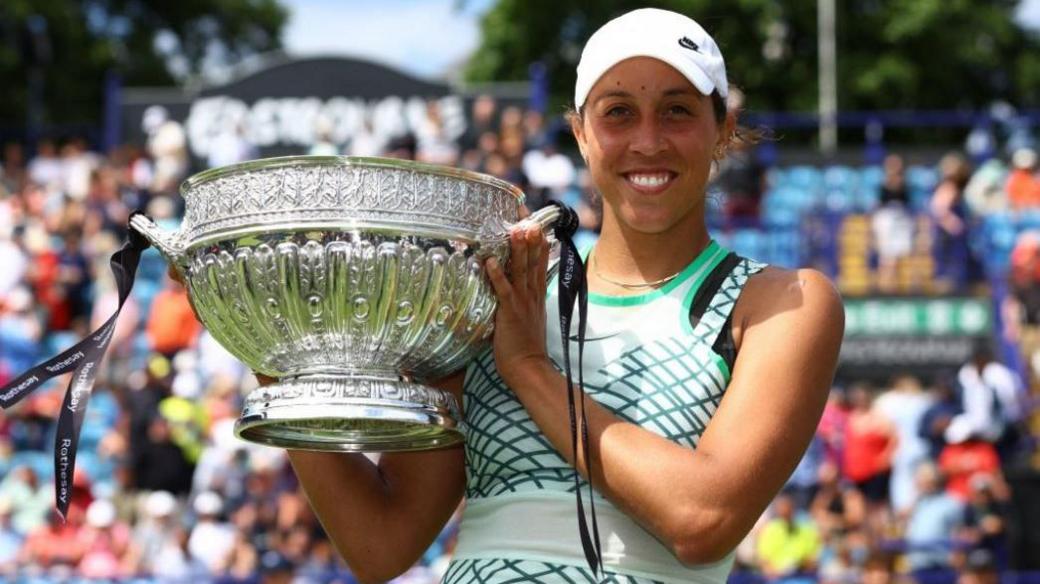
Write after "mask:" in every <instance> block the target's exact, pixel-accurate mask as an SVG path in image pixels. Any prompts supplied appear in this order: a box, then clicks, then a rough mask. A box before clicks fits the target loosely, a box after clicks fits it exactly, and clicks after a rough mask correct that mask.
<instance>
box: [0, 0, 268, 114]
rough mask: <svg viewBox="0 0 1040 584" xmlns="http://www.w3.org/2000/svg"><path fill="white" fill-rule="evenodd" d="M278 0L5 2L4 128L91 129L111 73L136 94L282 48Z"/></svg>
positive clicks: (0, 15)
mask: <svg viewBox="0 0 1040 584" xmlns="http://www.w3.org/2000/svg"><path fill="white" fill-rule="evenodd" d="M287 17H288V14H287V12H286V10H285V9H284V8H283V7H282V6H281V5H279V3H278V0H173V1H169V2H156V1H152V0H3V1H2V2H0V82H2V84H3V86H4V99H3V100H0V121H2V122H0V125H6V126H19V125H21V124H22V123H24V121H25V116H26V111H27V107H28V106H29V99H30V97H29V93H30V92H31V91H33V88H34V87H39V88H40V90H41V91H42V98H43V99H42V102H43V107H42V109H41V111H40V116H39V117H40V120H39V121H40V122H42V123H62V122H82V121H94V120H97V119H98V118H99V117H100V115H101V107H102V103H101V102H102V98H103V96H102V93H103V91H104V89H103V87H104V85H103V83H102V80H103V79H104V77H105V75H106V74H107V73H108V72H109V71H115V72H118V73H119V74H121V75H122V77H123V81H124V83H125V84H126V85H130V86H162V85H171V84H174V83H175V82H177V81H179V80H183V79H184V78H187V77H190V76H192V75H197V74H200V73H202V72H203V71H204V69H205V68H206V67H210V66H214V65H216V66H219V65H220V64H222V63H233V62H236V61H238V60H241V59H242V58H244V57H248V56H250V55H253V54H257V53H261V52H264V51H270V50H273V49H278V48H280V47H281V31H282V27H283V26H284V24H285V22H286V20H287Z"/></svg>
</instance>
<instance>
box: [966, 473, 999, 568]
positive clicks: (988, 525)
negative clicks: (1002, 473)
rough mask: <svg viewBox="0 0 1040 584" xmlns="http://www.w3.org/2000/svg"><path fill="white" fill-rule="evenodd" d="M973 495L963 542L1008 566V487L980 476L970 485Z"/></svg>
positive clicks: (967, 510)
mask: <svg viewBox="0 0 1040 584" xmlns="http://www.w3.org/2000/svg"><path fill="white" fill-rule="evenodd" d="M969 486H970V487H971V494H970V496H969V498H968V504H967V506H966V507H965V509H964V529H963V531H962V532H961V539H963V540H964V541H966V542H967V543H968V545H969V546H970V547H971V549H977V550H985V551H987V552H989V553H990V554H991V555H992V557H993V558H994V559H995V560H997V563H998V564H999V565H1002V566H1003V565H1006V557H1007V549H1006V544H1005V542H1006V541H1007V522H1006V520H1005V517H1006V515H1007V509H1006V500H1005V499H1006V498H1007V485H1006V484H1001V483H998V482H997V479H996V478H995V477H992V476H988V475H979V476H976V477H975V478H973V479H972V480H971V481H970V482H969Z"/></svg>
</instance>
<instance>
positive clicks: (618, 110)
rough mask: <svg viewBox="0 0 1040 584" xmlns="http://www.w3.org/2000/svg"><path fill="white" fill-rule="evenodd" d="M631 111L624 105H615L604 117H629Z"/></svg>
mask: <svg viewBox="0 0 1040 584" xmlns="http://www.w3.org/2000/svg"><path fill="white" fill-rule="evenodd" d="M628 114H629V109H628V108H627V107H625V106H623V105H615V106H612V107H611V108H610V109H608V110H607V111H606V112H605V113H604V114H603V115H604V116H606V117H608V118H620V117H624V116H627V115H628Z"/></svg>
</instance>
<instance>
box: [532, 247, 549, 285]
mask: <svg viewBox="0 0 1040 584" xmlns="http://www.w3.org/2000/svg"><path fill="white" fill-rule="evenodd" d="M538 249H539V251H538V266H537V267H536V268H535V272H534V273H535V276H536V277H537V278H538V279H537V282H538V284H537V288H538V290H540V292H539V293H540V294H542V295H543V296H542V297H543V298H544V295H545V292H546V290H548V289H549V287H548V286H549V285H548V283H547V282H546V280H547V279H548V277H549V274H548V272H549V240H548V239H546V237H545V234H544V233H543V234H542V240H541V243H540V244H539V246H538Z"/></svg>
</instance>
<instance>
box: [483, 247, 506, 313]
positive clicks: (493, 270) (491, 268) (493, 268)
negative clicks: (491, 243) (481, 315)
mask: <svg viewBox="0 0 1040 584" xmlns="http://www.w3.org/2000/svg"><path fill="white" fill-rule="evenodd" d="M484 268H485V269H486V270H487V275H488V279H489V280H491V288H492V289H494V291H495V296H497V297H498V302H499V303H500V304H506V303H508V302H509V301H510V300H512V298H513V285H512V284H510V283H509V278H506V273H505V271H504V270H503V269H502V265H501V264H499V263H498V258H496V257H494V256H492V257H489V258H488V259H487V261H486V262H484Z"/></svg>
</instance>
